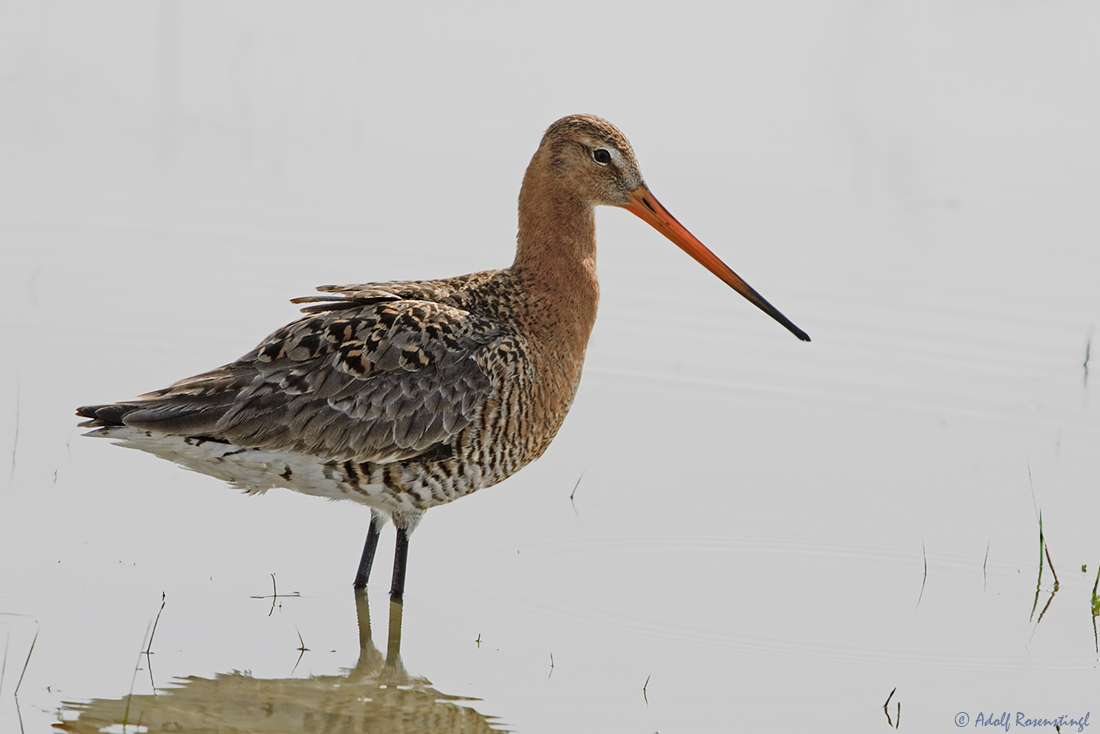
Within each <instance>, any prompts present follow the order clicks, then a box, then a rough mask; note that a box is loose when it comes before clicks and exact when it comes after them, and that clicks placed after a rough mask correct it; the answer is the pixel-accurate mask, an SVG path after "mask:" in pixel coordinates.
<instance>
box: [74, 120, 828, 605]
mask: <svg viewBox="0 0 1100 734" xmlns="http://www.w3.org/2000/svg"><path fill="white" fill-rule="evenodd" d="M598 205H608V206H618V207H623V208H624V209H627V210H628V211H630V212H633V213H634V214H636V215H637V216H638V217H640V218H641V219H643V220H644V221H646V222H647V223H649V224H650V226H652V227H653V228H655V229H656V230H657V231H659V232H660V233H661V234H663V235H665V236H666V237H668V239H670V240H672V241H673V242H674V243H675V244H677V245H678V246H679V247H681V248H682V249H683V250H684V251H686V252H687V253H688V254H689V255H691V256H692V257H693V258H695V259H696V260H697V261H698V262H699V263H701V264H702V265H703V266H704V267H706V268H707V269H708V270H710V271H711V272H712V273H714V274H715V275H717V276H718V277H719V278H721V279H722V281H724V282H725V283H727V284H728V285H729V286H731V287H732V288H733V289H734V290H736V291H737V292H738V293H740V294H741V295H743V296H744V297H745V298H747V299H748V300H749V301H751V302H752V303H753V304H755V305H756V306H757V307H759V308H760V309H761V310H763V311H764V312H765V313H767V314H768V315H769V316H771V317H772V318H773V319H775V320H776V321H778V322H779V323H781V324H782V325H783V326H785V327H786V328H787V329H788V330H790V331H791V333H793V334H794V335H795V336H797V337H798V338H799V339H802V340H804V341H809V339H810V338H809V337H808V336H807V335H806V333H805V332H803V331H802V330H801V329H799V328H798V327H797V326H795V325H794V324H793V323H791V322H790V321H789V320H788V319H787V318H786V317H785V316H783V314H781V313H779V311H778V310H776V309H775V308H774V307H773V306H772V305H771V304H770V303H768V302H767V301H766V300H764V298H763V297H762V296H760V294H758V293H757V292H756V291H755V290H753V289H752V288H750V287H749V286H748V284H746V283H745V282H744V281H743V280H741V278H740V277H738V276H737V275H736V274H735V273H734V272H733V271H732V270H730V269H729V268H728V267H727V266H726V265H725V263H723V262H722V261H721V260H719V259H718V257H716V256H715V255H714V254H713V253H711V252H710V250H708V249H707V248H706V247H704V246H703V244H702V243H701V242H699V240H697V239H696V238H695V237H693V236H692V235H691V233H689V232H688V231H687V230H686V229H685V228H684V227H683V226H682V225H681V224H680V223H679V222H677V221H676V219H674V218H673V217H672V215H671V214H669V213H668V212H667V211H666V210H665V209H664V207H662V206H661V205H660V204H659V203H658V202H657V199H656V198H654V196H653V194H652V193H650V191H649V188H648V187H647V186H646V184H645V182H644V181H643V179H642V174H641V172H640V171H639V170H638V162H637V160H636V159H635V158H634V152H633V150H632V149H631V147H630V143H629V142H627V139H626V138H625V137H624V136H623V134H622V133H620V132H619V131H618V130H617V129H616V128H615V127H614V126H613V125H611V124H610V123H608V122H606V121H604V120H601V119H599V118H597V117H591V116H588V115H574V116H571V117H565V118H563V119H561V120H558V121H557V122H555V123H554V124H553V125H551V126H550V128H549V129H548V130H547V131H546V134H545V135H544V136H543V138H542V142H541V143H540V145H539V148H538V150H537V151H536V152H535V155H534V157H533V158H532V159H531V163H530V165H529V166H528V167H527V173H526V175H524V178H523V186H522V188H521V189H520V194H519V233H518V236H517V247H516V259H515V262H514V263H513V264H512V267H510V268H505V269H504V270H490V271H486V272H482V273H473V274H470V275H461V276H458V277H456V278H448V279H445V280H425V281H400V282H389V283H368V284H364V285H345V286H324V287H321V288H319V289H318V290H319V291H321V292H323V293H324V294H325V295H322V296H309V297H306V298H297V299H294V302H295V303H306V304H308V305H307V306H305V307H304V308H303V309H302V310H303V312H305V313H306V316H305V317H303V318H301V319H299V320H298V321H295V322H293V323H291V324H289V325H287V326H284V327H283V328H281V329H279V330H278V331H276V332H275V333H274V334H272V335H271V336H269V337H267V338H266V339H264V340H263V341H262V342H260V344H259V346H257V347H256V348H255V349H253V350H252V351H251V352H249V353H248V354H246V355H244V356H243V357H241V358H240V359H238V360H237V361H235V362H232V363H230V364H227V365H225V366H223V367H219V368H217V369H215V370H211V371H210V372H206V373H203V374H201V375H196V376H195V377H189V378H187V379H185V380H181V381H179V382H177V383H176V384H174V385H172V386H170V387H167V388H164V389H163V390H157V391H155V392H151V393H148V394H146V395H142V396H141V397H139V398H136V399H134V400H130V401H127V402H122V403H115V404H111V405H96V406H90V407H84V408H80V409H79V410H78V411H77V414H78V415H81V416H83V417H85V418H89V419H91V420H89V421H86V422H84V423H82V424H81V425H82V426H87V427H92V428H96V429H97V430H95V431H92V432H91V433H90V434H89V435H94V436H103V437H107V438H112V439H116V440H118V441H119V442H120V443H122V444H123V445H127V446H131V447H134V448H139V449H142V450H144V451H148V452H150V453H153V454H156V455H158V456H161V457H164V458H167V459H171V460H172V461H175V462H177V463H179V464H182V465H184V466H186V467H189V468H191V469H194V470H196V471H199V472H202V473H204V474H209V475H211V476H214V477H218V478H220V479H224V480H227V481H229V482H231V483H233V484H235V485H237V486H239V487H242V488H244V489H246V490H248V491H250V492H262V491H264V490H266V489H269V488H271V487H289V488H291V489H295V490H298V491H300V492H305V493H307V494H312V495H318V496H322V497H330V498H334V499H349V500H353V501H356V502H359V503H362V504H365V505H367V506H369V507H370V508H371V522H370V528H369V531H368V533H367V541H366V545H365V547H364V549H363V555H362V557H361V560H360V563H359V569H358V573H357V574H356V577H355V586H356V588H363V587H364V586H365V585H366V583H367V578H368V576H369V575H370V570H371V564H372V562H373V559H374V551H375V547H376V545H377V542H378V534H379V530H380V529H381V527H382V525H384V524H385V522H386V521H387V520H392V521H393V523H394V525H395V526H396V528H397V546H396V551H395V556H394V568H393V577H392V583H391V586H390V596H391V599H393V600H394V601H397V602H400V601H401V600H402V598H403V594H404V586H405V565H406V559H407V554H408V543H409V535H410V534H411V533H412V531H413V530H414V529H415V528H416V526H417V523H419V522H420V519H421V517H423V515H424V513H425V512H426V511H427V510H428V509H429V508H431V507H434V506H435V505H441V504H445V503H447V502H451V501H453V500H456V499H458V498H459V497H462V496H463V495H467V494H469V493H471V492H473V491H475V490H478V489H481V488H482V487H488V486H490V485H493V484H496V483H497V482H500V481H502V480H504V479H506V478H507V477H509V476H511V475H512V474H515V473H516V472H517V471H519V470H520V469H521V468H522V467H523V466H525V465H526V464H528V463H529V462H531V461H534V460H535V459H537V458H538V457H539V456H541V455H542V453H543V452H544V451H546V448H547V446H549V445H550V441H551V440H552V439H553V438H554V435H555V434H556V433H557V432H558V428H559V427H560V426H561V424H562V421H563V420H564V419H565V414H566V413H567V412H568V410H569V406H570V404H571V403H572V402H573V396H574V395H575V394H576V392H577V385H578V383H579V382H580V379H581V367H582V365H583V364H584V353H585V348H586V346H587V344H588V335H589V333H590V332H591V330H592V324H593V322H594V321H595V319H596V303H597V300H598V297H599V285H598V283H597V281H596V230H595V219H594V215H593V209H594V207H596V206H598Z"/></svg>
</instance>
